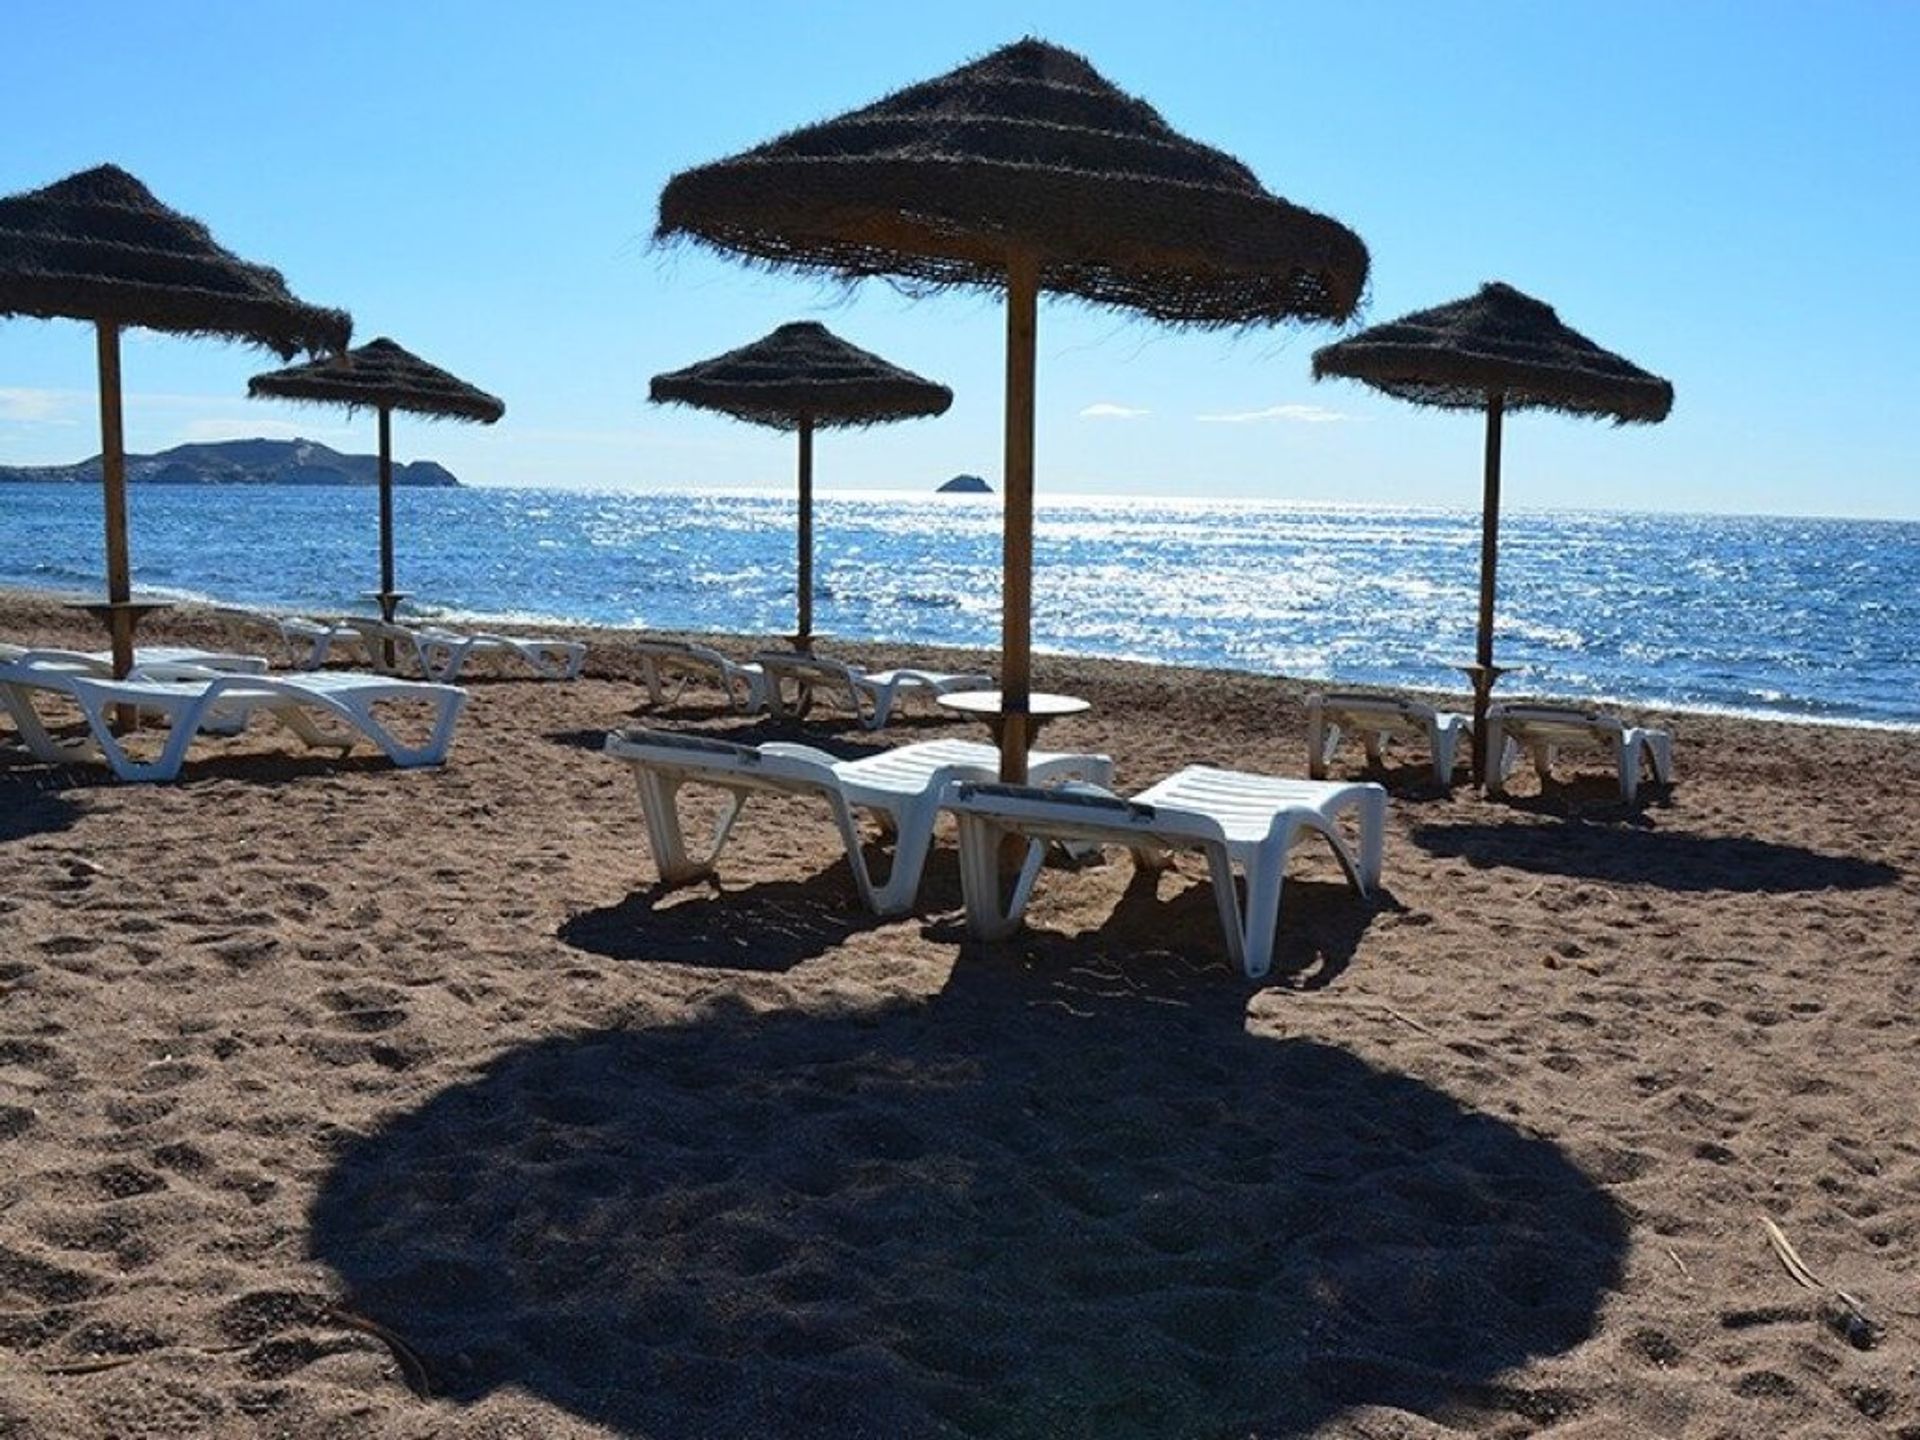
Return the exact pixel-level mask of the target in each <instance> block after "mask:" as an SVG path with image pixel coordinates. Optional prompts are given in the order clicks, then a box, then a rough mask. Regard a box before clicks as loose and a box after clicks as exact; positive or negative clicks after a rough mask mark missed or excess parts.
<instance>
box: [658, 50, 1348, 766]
mask: <svg viewBox="0 0 1920 1440" xmlns="http://www.w3.org/2000/svg"><path fill="white" fill-rule="evenodd" d="M657 234H658V235H659V236H660V237H661V238H663V239H670V238H674V237H686V238H690V239H694V240H697V241H700V242H703V243H705V244H708V245H711V246H713V247H715V248H716V249H720V250H726V251H731V252H734V253H736V254H739V255H744V256H746V257H747V258H749V259H751V260H757V261H761V262H764V263H767V264H770V265H778V266H792V267H797V268H801V269H808V270H815V271H825V272H828V273H831V274H835V275H839V276H842V277H844V278H847V279H858V278H861V277H863V276H869V275H896V276H904V277H906V278H907V279H908V280H910V281H914V282H918V283H920V284H922V285H924V286H927V287H933V288H937V287H941V286H949V285H960V286H983V287H991V288H995V289H998V288H1000V287H1002V286H1004V287H1005V288H1006V290H1007V340H1008V349H1007V457H1006V467H1005V475H1004V477H1003V488H1004V491H1005V504H1006V518H1005V527H1006V529H1005V595H1004V606H1003V616H1002V645H1003V651H1004V654H1003V673H1002V677H1001V689H1002V694H1003V696H1004V699H1005V709H1006V714H1005V715H1004V716H1003V720H1004V722H1005V723H1004V725H1003V727H1002V750H1001V773H1002V775H1003V777H1004V778H1007V779H1010V780H1020V779H1024V778H1025V774H1026V747H1027V739H1028V729H1029V726H1028V716H1027V714H1026V711H1027V699H1028V695H1029V693H1030V688H1031V684H1030V682H1031V674H1030V672H1031V650H1030V645H1029V629H1030V610H1031V605H1030V599H1031V578H1032V575H1031V572H1032V540H1033V371H1034V329H1035V310H1036V300H1037V297H1038V294H1039V292H1040V291H1041V290H1048V291H1051V292H1053V293H1054V294H1059V295H1070V296H1076V297H1078V298H1080V299H1083V300H1089V301H1092V302H1095V303H1098V304H1103V305H1114V306H1119V307H1122V308H1126V309H1130V310H1138V311H1141V312H1142V313H1144V314H1147V315H1151V316H1153V317H1154V318H1156V319H1159V320H1164V321H1167V322H1169V323H1173V324H1183V325H1199V326H1224V325H1245V324H1256V323H1267V322H1274V321H1281V320H1289V319H1305V320H1328V321H1338V320H1344V319H1346V318H1347V317H1348V316H1349V315H1351V314H1352V313H1353V310H1354V308H1355V306H1356V305H1357V304H1358V303H1359V300H1360V296H1361V293H1362V291H1363V290H1364V288H1365V285H1366V278H1367V251H1366V247H1365V246H1364V245H1363V244H1362V243H1361V242H1360V239H1359V237H1358V236H1357V235H1355V234H1354V233H1353V232H1352V231H1350V230H1348V229H1347V228H1346V227H1345V226H1343V225H1341V224H1339V223H1338V222H1336V221H1333V220H1330V219H1328V218H1327V217H1325V216H1323V215H1318V214H1315V213H1314V212H1313V211H1311V210H1305V209H1302V208H1301V207H1299V206H1297V205H1293V204H1290V203H1289V202H1288V201H1286V200H1283V199H1281V198H1280V197H1279V196H1277V195H1274V194H1271V193H1269V192H1268V191H1267V190H1265V189H1263V188H1262V187H1261V185H1260V183H1259V181H1257V180H1256V179H1255V178H1254V176H1253V173H1252V172H1251V171H1250V170H1248V169H1247V167H1246V166H1244V165H1242V164H1241V163H1240V162H1239V161H1237V160H1235V159H1233V158H1232V157H1231V156H1229V155H1226V154H1223V153H1222V152H1221V151H1218V150H1215V149H1212V148H1210V147H1208V146H1205V145H1201V144H1199V143H1197V142H1195V141H1193V140H1189V139H1187V138H1186V137H1185V136H1183V135H1180V134H1179V133H1178V132H1176V131H1175V130H1174V129H1173V128H1172V127H1171V126H1169V125H1168V124H1167V123H1166V121H1165V120H1163V119H1162V118H1161V117H1160V115H1159V113H1158V112H1157V111H1155V110H1154V109H1153V107H1152V106H1150V105H1148V104H1147V103H1146V102H1145V101H1144V100H1140V99H1136V98H1135V97H1133V96H1130V95H1127V94H1125V93H1124V92H1122V91H1121V90H1119V89H1118V88H1117V87H1115V86H1114V85H1113V84H1112V83H1111V82H1109V81H1108V80H1107V79H1105V77H1103V76H1102V75H1101V74H1100V73H1099V72H1098V71H1097V70H1095V69H1094V68H1093V66H1092V65H1091V64H1089V63H1088V62H1087V61H1086V60H1085V59H1084V58H1082V57H1081V56H1079V55H1076V54H1074V53H1073V52H1071V51H1068V50H1063V49H1061V48H1060V47H1058V46H1055V45H1049V44H1047V43H1046V42H1044V41H1041V40H1035V39H1027V40H1022V41H1020V42H1018V43H1017V44H1013V45H1009V46H1006V47H1005V48H1003V49H1000V50H996V51H994V52H993V53H992V54H990V55H987V56H985V57H984V58H982V59H980V60H976V61H974V62H972V63H970V64H967V65H963V66H961V67H960V68H959V69H957V70H954V71H952V72H950V73H948V74H946V75H942V76H940V77H939V78H937V79H934V80H930V81H927V82H925V83H923V84H919V85H913V86H909V87H907V88H906V89H904V90H900V91H897V92H895V93H894V94H892V95H889V96H888V97H886V98H885V99H883V100H880V101H878V102H876V103H875V104H872V105H869V106H867V107H865V108H864V109H860V110H855V111H852V112H850V113H849V114H846V115H843V116H840V117H839V118H837V119H833V120H828V121H825V122H823V123H821V124H817V125H812V126H809V127H807V128H804V129H800V130H795V131H792V132H790V133H788V134H786V135H783V136H781V137H780V138H778V139H776V140H772V141H769V142H768V143H767V144H764V145H761V146H758V147H756V148H755V149H752V150H748V151H746V152H744V153H742V154H740V155H736V156H733V157H731V158H730V159H726V160H721V161H717V162H715V163H713V164H711V165H705V166H702V167H700V168H698V169H694V170H688V171H685V172H683V173H682V174H679V175H676V176H674V177H673V179H672V180H670V181H669V182H668V183H667V187H666V189H665V190H664V191H663V192H662V194H661V197H660V218H659V226H658V230H657Z"/></svg>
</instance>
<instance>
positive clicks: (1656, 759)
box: [1487, 705, 1673, 805]
mask: <svg viewBox="0 0 1920 1440" xmlns="http://www.w3.org/2000/svg"><path fill="white" fill-rule="evenodd" d="M1570 746H1571V747H1578V748H1586V749H1596V750H1604V751H1606V752H1607V754H1609V755H1610V756H1611V757H1612V759H1613V763H1614V769H1615V771H1616V772H1617V773H1618V774H1619V776H1620V798H1621V799H1622V800H1624V801H1625V802H1626V803H1627V804H1629V805H1631V804H1633V801H1634V797H1635V795H1636V794H1637V793H1638V792H1639V788H1640V772H1641V768H1642V763H1643V761H1644V763H1645V765H1646V766H1647V767H1648V768H1651V769H1652V771H1653V778H1654V779H1655V780H1657V781H1659V782H1660V783H1661V784H1662V785H1671V784H1672V783H1673V736H1672V735H1670V734H1669V733H1668V732H1667V731H1665V730H1654V729H1651V728H1644V727H1641V726H1637V725H1628V724H1627V723H1626V722H1625V721H1623V720H1621V719H1620V718H1619V717H1618V716H1614V715H1603V714H1601V713H1600V712H1599V711H1597V710H1583V709H1581V708H1579V707H1577V706H1570V705H1495V706H1493V707H1492V708H1491V709H1489V710H1488V711H1487V757H1488V758H1487V793H1488V794H1489V795H1499V794H1501V793H1503V792H1504V791H1505V789H1506V783H1507V777H1508V776H1509V775H1511V774H1512V773H1513V767H1514V765H1515V764H1516V763H1517V762H1518V760H1519V756H1520V752H1521V751H1523V750H1524V751H1526V752H1527V753H1528V754H1530V755H1531V756H1532V757H1533V768H1534V770H1535V772H1536V773H1537V774H1538V775H1539V776H1540V778H1541V780H1542V781H1545V780H1546V779H1548V778H1549V777H1550V776H1551V774H1552V771H1553V762H1554V759H1555V757H1556V756H1557V755H1558V753H1559V752H1560V751H1561V750H1563V749H1566V748H1568V747H1570Z"/></svg>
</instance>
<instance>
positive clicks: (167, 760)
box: [74, 694, 205, 781]
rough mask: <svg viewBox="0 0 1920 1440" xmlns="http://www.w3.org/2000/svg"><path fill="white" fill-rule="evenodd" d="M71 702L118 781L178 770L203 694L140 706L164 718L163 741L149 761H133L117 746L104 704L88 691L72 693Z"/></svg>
mask: <svg viewBox="0 0 1920 1440" xmlns="http://www.w3.org/2000/svg"><path fill="white" fill-rule="evenodd" d="M74 698H75V703H77V704H78V705H79V706H80V712H81V713H82V714H83V715H85V716H86V717H87V729H88V730H90V731H91V732H92V733H93V742H94V744H96V745H98V746H99V747H100V754H101V756H102V757H103V758H104V759H105V760H106V762H107V765H108V767H109V768H110V769H111V770H112V771H113V773H114V774H115V775H116V776H118V777H119V778H120V779H122V780H130V781H163V780H171V779H173V778H174V777H175V776H177V775H178V774H179V773H180V766H181V765H182V764H184V763H185V761H186V758H187V746H189V745H191V744H192V743H193V734H194V731H195V730H196V729H198V728H199V724H200V713H201V711H202V709H203V708H204V705H205V700H204V697H200V698H195V699H190V700H187V701H186V702H185V703H184V704H179V705H167V706H142V708H143V709H146V708H152V709H156V710H160V711H161V712H162V713H164V714H165V715H166V717H167V743H166V744H165V745H164V746H162V747H161V749H160V754H159V755H158V756H157V757H155V758H154V759H152V760H146V761H141V760H135V759H134V758H133V757H132V756H131V755H129V754H128V753H127V751H126V747H125V746H123V745H121V743H120V741H119V739H118V738H117V737H116V736H115V735H114V733H113V725H112V721H111V717H110V716H109V715H108V713H107V710H108V708H109V707H108V706H106V705H103V704H101V703H100V702H99V701H98V700H97V699H96V698H94V697H93V696H92V695H90V694H81V695H76V696H75V697H74Z"/></svg>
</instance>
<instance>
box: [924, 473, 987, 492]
mask: <svg viewBox="0 0 1920 1440" xmlns="http://www.w3.org/2000/svg"><path fill="white" fill-rule="evenodd" d="M992 493H993V487H992V486H991V485H989V484H988V483H987V482H986V481H984V480H982V479H981V478H980V477H979V476H978V475H956V476H954V477H953V478H952V479H951V480H949V481H947V483H946V484H944V485H942V486H941V487H940V488H939V489H938V490H936V491H934V494H936V495H991V494H992Z"/></svg>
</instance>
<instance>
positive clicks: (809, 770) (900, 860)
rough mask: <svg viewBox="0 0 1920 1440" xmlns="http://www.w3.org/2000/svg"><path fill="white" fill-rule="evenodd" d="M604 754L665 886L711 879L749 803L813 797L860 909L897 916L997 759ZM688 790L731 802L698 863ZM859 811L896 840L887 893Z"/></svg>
mask: <svg viewBox="0 0 1920 1440" xmlns="http://www.w3.org/2000/svg"><path fill="white" fill-rule="evenodd" d="M606 753H607V754H608V755H610V756H612V757H614V758H615V759H617V760H624V761H625V762H626V763H627V764H628V765H630V766H632V768H633V773H634V779H635V780H636V781H637V782H638V785H639V790H640V809H641V812H642V814H643V815H644V816H645V819H646V824H647V839H648V841H649V843H650V844H651V845H652V847H653V856H654V861H655V863H656V864H658V866H659V867H660V879H661V883H662V884H665V885H679V884H684V883H685V882H687V881H689V880H694V879H698V878H700V877H702V876H706V875H709V874H711V873H713V869H714V865H715V862H716V861H717V860H718V859H719V857H720V851H721V850H722V849H723V848H725V846H726V843H727V837H728V836H729V835H730V834H731V833H732V831H733V825H734V822H735V821H736V820H738V819H739V818H740V811H741V809H742V808H743V807H744V806H745V804H746V802H747V797H748V796H750V795H752V794H755V793H756V792H763V793H771V794H777V795H805V796H817V797H818V798H819V799H821V800H824V801H825V802H826V803H827V807H828V808H829V809H830V810H831V811H832V812H833V819H834V823H835V824H836V825H837V826H838V827H839V830H840V839H841V843H842V844H843V845H844V846H845V847H846V853H847V864H848V865H849V866H850V867H852V870H853V878H854V883H855V884H857V885H858V886H859V888H860V899H861V900H862V902H864V903H865V905H866V906H867V908H868V909H869V910H872V911H873V912H874V913H875V914H876V915H897V914H901V913H903V912H904V911H906V910H908V909H910V908H911V907H912V905H913V900H914V896H915V895H916V894H918V893H919V890H920V876H921V873H922V872H923V871H924V870H925V868H926V863H927V854H928V852H929V851H930V850H931V849H932V847H933V827H934V822H935V820H936V819H937V818H938V817H939V813H940V801H941V799H942V797H943V796H944V795H945V793H946V792H947V791H948V789H949V788H950V787H951V786H952V785H954V784H955V783H956V782H958V781H962V780H984V779H987V778H989V777H990V776H992V775H993V774H995V773H996V771H997V768H998V766H999V763H1000V756H999V752H998V751H996V750H994V749H992V748H991V747H990V746H986V745H978V744H974V743H972V742H970V741H965V740H929V741H925V742H922V743H920V744H917V745H902V746H899V747H897V748H895V749H892V750H886V751H883V752H881V753H880V754H878V755H868V756H863V757H862V758H860V759H858V760H838V759H835V758H834V757H833V756H832V755H829V754H827V752H826V751H824V750H816V749H814V748H813V747H812V746H810V745H793V744H787V743H784V742H781V741H770V742H768V743H767V744H764V745H757V746H755V745H736V744H734V743H732V742H731V741H726V740H711V739H707V738H704V737H701V736H694V735H681V734H670V733H667V732H664V731H658V730H622V731H616V732H615V733H613V734H611V735H609V736H607V741H606ZM1027 764H1028V773H1029V774H1031V775H1033V776H1035V777H1036V778H1038V779H1040V780H1043V781H1045V780H1065V779H1080V780H1085V781H1090V782H1093V783H1100V784H1103V783H1105V782H1106V781H1107V780H1108V779H1110V778H1111V776H1112V773H1113V762H1112V761H1111V760H1110V759H1108V758H1107V757H1106V756H1105V755H1068V754H1058V753H1053V752H1049V751H1039V750H1037V751H1035V752H1033V754H1031V755H1030V756H1029V757H1028V760H1027ZM684 785H707V786H712V787H714V788H716V789H719V790H724V791H726V792H727V801H726V804H725V807H724V808H723V809H722V811H721V813H720V818H719V821H718V823H717V825H716V827H715V829H714V833H713V838H712V840H711V841H710V842H709V844H708V846H707V848H706V851H705V854H704V855H698V856H696V855H694V854H691V853H690V852H689V851H688V849H687V842H686V837H685V834H684V832H683V831H682V828H681V823H680V811H679V806H678V801H677V796H678V793H679V790H680V788H681V787H682V786H684ZM855 810H870V811H872V812H874V814H875V815H876V816H877V817H878V818H879V820H880V824H881V828H882V830H883V831H884V832H887V833H890V834H891V835H892V837H893V861H892V866H891V868H890V870H889V872H888V875H887V878H886V881H885V883H884V884H883V883H880V882H878V881H876V880H875V879H874V877H873V875H872V874H871V872H870V871H869V870H868V868H867V862H866V856H865V854H864V852H863V851H862V849H861V844H860V828H859V826H858V824H857V823H856V822H855V819H854V814H853V812H854V811H855Z"/></svg>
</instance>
